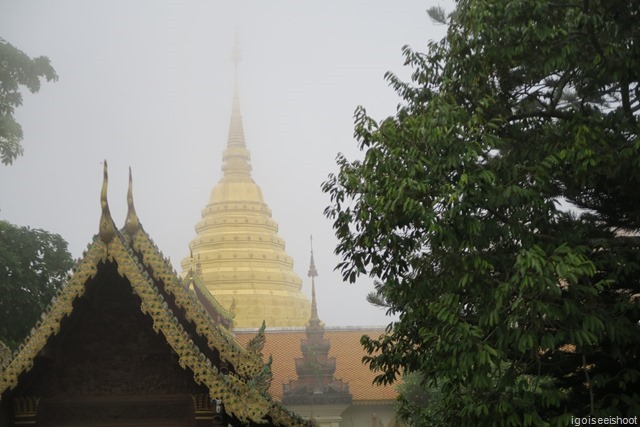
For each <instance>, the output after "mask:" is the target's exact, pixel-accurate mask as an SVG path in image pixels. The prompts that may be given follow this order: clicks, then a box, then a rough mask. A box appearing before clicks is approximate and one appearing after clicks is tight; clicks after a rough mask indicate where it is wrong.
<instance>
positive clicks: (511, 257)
mask: <svg viewBox="0 0 640 427" xmlns="http://www.w3.org/2000/svg"><path fill="white" fill-rule="evenodd" d="M449 19H450V20H449V23H448V25H449V27H448V32H447V36H446V37H445V39H443V40H442V41H440V42H437V43H436V42H432V43H430V44H429V45H428V48H427V51H426V53H418V52H415V51H413V50H411V49H410V48H408V47H405V48H404V54H405V58H406V64H407V65H409V66H411V67H412V69H413V74H412V78H411V81H410V82H402V81H400V80H399V79H398V78H397V77H396V76H395V75H393V74H390V73H389V74H387V76H386V77H387V79H388V81H389V82H390V84H391V86H392V87H393V88H394V89H395V90H396V91H397V92H398V94H399V95H400V97H401V98H402V102H401V104H400V105H399V107H398V110H397V113H396V115H395V116H393V117H389V118H387V119H384V120H382V121H380V122H377V121H375V120H373V119H372V118H370V117H368V116H367V114H366V111H365V110H364V109H363V108H359V109H358V110H357V111H356V115H355V119H356V126H355V135H356V138H357V140H358V144H359V147H360V149H361V150H362V151H363V152H364V158H363V160H355V161H350V160H348V159H346V158H345V157H344V156H342V155H339V156H338V160H337V161H338V165H339V172H338V173H337V174H336V175H330V176H329V179H328V180H327V181H326V182H325V183H324V185H323V189H324V191H325V192H327V193H328V194H329V195H330V196H331V200H332V204H331V205H330V206H329V207H328V208H327V210H326V214H327V216H328V217H329V218H331V219H332V220H333V221H334V229H335V232H336V235H337V237H338V239H339V244H338V247H337V249H336V252H337V253H338V254H340V255H341V256H342V259H343V261H342V262H341V263H340V264H339V266H338V267H339V269H340V270H341V272H342V274H343V277H344V278H345V279H346V280H348V281H351V282H353V281H354V280H355V279H356V278H357V277H359V276H363V275H366V276H369V277H371V278H373V279H374V280H375V281H377V286H376V292H377V294H378V297H379V298H378V300H379V301H382V302H384V304H386V305H387V306H388V307H389V311H390V312H392V313H395V314H397V315H398V316H399V320H398V321H396V322H394V323H392V324H391V325H389V326H388V328H387V332H386V334H385V335H383V336H381V337H373V338H370V337H363V340H362V342H363V345H364V347H365V348H366V350H367V351H368V352H369V353H370V356H368V357H366V358H365V359H366V363H368V364H369V365H370V367H371V369H373V370H375V371H377V372H378V373H379V376H378V377H377V378H378V381H379V382H382V383H392V382H394V381H396V380H397V379H398V378H399V376H400V375H401V373H403V372H405V373H406V372H409V373H411V372H418V373H420V374H421V375H422V376H423V378H425V380H426V384H425V386H429V387H437V389H438V390H439V392H440V394H439V397H440V398H441V399H442V401H441V404H439V405H438V408H439V409H438V410H439V411H440V414H439V417H440V419H444V420H448V422H450V424H451V425H474V426H475V425H513V426H518V425H549V424H551V425H567V424H568V422H569V417H570V416H571V415H573V416H584V415H588V414H591V415H594V416H595V415H601V416H604V415H621V416H622V415H638V414H639V413H640V394H639V393H640V327H639V324H638V321H639V320H640V238H639V237H638V232H639V231H640V195H639V190H638V189H640V140H639V139H638V133H639V131H640V128H639V125H638V111H639V110H640V97H639V95H640V86H639V84H638V81H639V75H640V38H639V36H640V2H638V1H635V0H633V1H632V0H606V1H605V0H600V1H597V0H596V1H594V0H580V1H575V0H549V1H544V0H515V1H514V0H491V1H472V0H466V1H459V2H458V4H457V9H456V12H455V13H454V14H453V15H452V16H450V18H449ZM567 202H569V203H567ZM571 205H573V206H574V207H575V208H577V209H568V208H567V206H571ZM425 423H426V420H425Z"/></svg>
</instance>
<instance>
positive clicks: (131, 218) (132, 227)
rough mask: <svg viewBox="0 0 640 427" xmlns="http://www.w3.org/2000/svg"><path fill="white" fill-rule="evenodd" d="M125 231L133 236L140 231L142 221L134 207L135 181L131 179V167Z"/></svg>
mask: <svg viewBox="0 0 640 427" xmlns="http://www.w3.org/2000/svg"><path fill="white" fill-rule="evenodd" d="M124 229H125V230H126V232H127V233H129V235H130V236H133V235H134V234H135V233H136V232H137V231H138V230H139V229H140V220H139V219H138V215H137V214H136V208H135V206H134V205H133V179H132V178H131V167H129V189H128V190H127V219H126V221H125V223H124Z"/></svg>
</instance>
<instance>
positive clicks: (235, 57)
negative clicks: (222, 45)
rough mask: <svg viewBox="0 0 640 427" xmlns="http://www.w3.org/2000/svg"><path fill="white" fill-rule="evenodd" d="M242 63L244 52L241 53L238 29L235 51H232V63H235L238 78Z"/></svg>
mask: <svg viewBox="0 0 640 427" xmlns="http://www.w3.org/2000/svg"><path fill="white" fill-rule="evenodd" d="M241 61H242V52H241V51H240V36H239V34H238V28H236V35H235V38H234V40H233V49H232V50H231V62H233V64H234V66H235V71H236V77H237V74H238V64H239V63H240V62H241Z"/></svg>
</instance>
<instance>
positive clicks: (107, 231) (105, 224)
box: [98, 159, 116, 243]
mask: <svg viewBox="0 0 640 427" xmlns="http://www.w3.org/2000/svg"><path fill="white" fill-rule="evenodd" d="M108 185H109V173H108V171H107V160H106V159H105V161H104V172H103V178H102V191H101V192H100V206H101V207H102V214H101V215H100V225H99V228H98V230H99V231H98V235H99V236H100V240H102V241H103V242H104V243H109V242H110V241H111V240H113V237H114V236H115V235H116V227H115V225H114V224H113V218H111V212H110V211H109V202H108V201H107V186H108Z"/></svg>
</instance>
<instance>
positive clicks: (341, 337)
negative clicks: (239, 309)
mask: <svg viewBox="0 0 640 427" xmlns="http://www.w3.org/2000/svg"><path fill="white" fill-rule="evenodd" d="M256 332H257V330H252V331H247V330H236V331H234V333H235V335H236V339H237V340H238V342H240V343H241V344H243V345H246V343H247V342H248V341H249V340H250V339H251V338H252V337H253V336H255V334H256ZM383 332H384V328H371V327H369V328H367V327H364V328H333V329H332V328H327V330H326V331H325V334H324V336H325V338H328V339H329V340H330V342H331V349H330V350H329V357H335V358H336V373H335V375H334V376H335V378H337V379H341V380H343V381H346V382H348V383H349V391H350V392H351V394H352V396H353V400H354V402H356V401H390V400H393V401H395V398H396V391H395V386H393V385H391V386H377V385H374V384H373V379H374V377H375V376H376V374H374V373H373V372H371V370H369V367H368V366H366V365H364V364H363V363H362V357H363V356H364V355H365V354H366V353H365V351H364V349H363V348H362V346H361V345H360V337H361V336H362V335H369V336H371V337H373V338H377V337H378V336H379V335H380V334H382V333H383ZM265 337H266V341H265V345H264V350H263V351H262V354H263V356H264V359H265V360H266V359H267V358H268V357H269V355H272V356H273V364H272V365H271V368H272V371H273V380H272V381H271V388H270V389H269V393H270V394H271V396H272V397H273V398H274V399H277V400H282V384H285V383H288V382H289V380H293V379H297V375H296V369H295V363H294V358H296V357H302V353H301V352H300V340H302V339H305V338H306V334H305V330H304V328H286V329H271V330H269V329H267V330H266V332H265Z"/></svg>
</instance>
